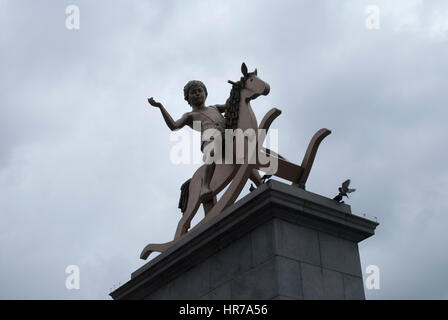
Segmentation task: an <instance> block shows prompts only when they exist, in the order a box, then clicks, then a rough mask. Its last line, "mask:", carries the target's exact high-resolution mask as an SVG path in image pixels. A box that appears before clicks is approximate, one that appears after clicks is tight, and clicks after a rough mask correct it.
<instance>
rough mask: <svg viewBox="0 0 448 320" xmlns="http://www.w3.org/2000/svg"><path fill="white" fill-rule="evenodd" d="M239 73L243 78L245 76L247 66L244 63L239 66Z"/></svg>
mask: <svg viewBox="0 0 448 320" xmlns="http://www.w3.org/2000/svg"><path fill="white" fill-rule="evenodd" d="M241 72H242V73H243V75H244V76H247V66H246V64H245V63H244V62H243V64H242V65H241Z"/></svg>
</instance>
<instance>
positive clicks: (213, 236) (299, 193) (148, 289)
mask: <svg viewBox="0 0 448 320" xmlns="http://www.w3.org/2000/svg"><path fill="white" fill-rule="evenodd" d="M377 225H378V223H376V222H373V221H370V220H367V219H365V218H362V217H359V216H357V215H354V214H352V213H351V208H350V206H348V205H347V204H339V203H337V202H335V201H333V200H332V199H329V198H326V197H323V196H320V195H317V194H314V193H312V192H309V191H305V190H302V189H300V188H297V187H294V186H291V185H287V184H284V183H281V182H278V181H275V180H271V181H268V182H267V183H266V184H264V185H262V186H261V187H259V188H257V189H256V190H255V191H253V192H251V193H250V194H248V195H247V196H245V197H244V198H242V199H241V200H239V201H238V202H236V203H235V204H233V205H232V206H230V207H229V208H227V209H226V210H224V211H223V212H222V213H221V214H219V215H218V216H217V217H215V218H213V219H211V220H210V221H208V222H207V223H205V224H203V225H201V226H200V227H198V228H196V229H195V230H192V231H191V232H189V233H188V234H187V235H186V236H185V237H184V238H182V239H181V240H180V241H179V242H177V243H176V244H174V245H173V246H172V247H170V248H169V249H168V250H167V251H165V252H164V253H162V254H160V255H159V256H157V257H156V258H154V259H152V260H151V261H149V262H148V263H147V264H145V265H144V266H142V267H141V268H140V269H138V270H136V271H135V272H134V273H132V276H131V280H129V281H128V282H127V283H125V284H124V285H122V286H121V287H119V288H118V289H116V290H115V291H113V292H112V293H111V294H110V295H111V296H112V298H113V299H226V300H227V299H235V300H238V299H257V300H265V299H365V295H364V286H363V280H362V271H361V264H360V258H359V251H358V242H360V241H362V240H364V239H366V238H368V237H370V236H372V235H373V234H374V230H375V228H376V226H377ZM167 240H168V239H167Z"/></svg>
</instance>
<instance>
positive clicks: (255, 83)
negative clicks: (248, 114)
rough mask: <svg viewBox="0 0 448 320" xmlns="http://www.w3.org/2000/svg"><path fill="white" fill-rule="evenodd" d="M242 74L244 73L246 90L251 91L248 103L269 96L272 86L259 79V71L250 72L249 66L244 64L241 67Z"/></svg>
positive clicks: (248, 95) (248, 94)
mask: <svg viewBox="0 0 448 320" xmlns="http://www.w3.org/2000/svg"><path fill="white" fill-rule="evenodd" d="M241 72H242V73H243V79H244V89H246V90H247V91H249V92H248V93H247V98H246V101H247V102H248V101H250V100H253V99H255V98H257V97H258V96H260V95H264V96H266V95H268V94H269V91H270V90H271V89H270V86H269V84H268V83H267V82H265V81H263V80H261V79H260V78H259V77H258V73H257V69H255V71H253V72H248V71H247V66H246V64H245V63H244V62H243V64H242V65H241Z"/></svg>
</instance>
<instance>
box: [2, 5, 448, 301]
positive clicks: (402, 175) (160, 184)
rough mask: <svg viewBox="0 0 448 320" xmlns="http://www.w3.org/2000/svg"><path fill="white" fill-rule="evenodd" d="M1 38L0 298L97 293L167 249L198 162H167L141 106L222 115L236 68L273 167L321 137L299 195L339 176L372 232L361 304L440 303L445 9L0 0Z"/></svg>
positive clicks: (446, 294)
mask: <svg viewBox="0 0 448 320" xmlns="http://www.w3.org/2000/svg"><path fill="white" fill-rule="evenodd" d="M70 4H76V5H78V7H79V9H80V29H79V30H68V29H67V28H66V24H65V20H66V17H67V15H66V13H65V10H66V7H67V6H68V5H70ZM367 5H377V6H378V8H379V9H380V28H379V29H374V30H370V29H367V28H366V19H367V16H368V14H367V13H366V7H367ZM0 29H1V32H0V97H1V98H0V298H2V299H79V298H82V299H110V298H109V296H108V293H109V292H110V291H111V290H112V289H113V288H114V286H115V288H116V287H117V286H118V285H119V284H120V283H121V284H123V283H124V282H126V281H128V280H129V278H130V274H131V272H133V271H134V270H135V269H137V268H138V267H140V266H142V265H143V264H144V263H145V261H143V260H140V259H139V254H140V251H141V250H142V248H143V247H144V246H145V245H146V244H147V243H149V242H154V243H157V242H165V241H168V240H171V239H172V237H173V235H174V232H175V228H176V225H177V222H178V220H179V218H180V217H181V213H180V211H179V209H178V208H177V204H178V198H179V187H180V185H181V184H182V183H183V182H184V181H185V180H186V179H188V178H189V177H190V176H191V175H192V174H193V172H194V171H195V170H196V168H197V167H198V165H197V164H192V165H174V164H172V163H171V162H170V150H171V148H172V147H173V145H174V144H175V143H174V142H173V141H170V131H169V129H168V128H167V127H166V125H165V123H164V122H163V120H162V117H161V115H160V112H158V110H156V109H154V108H150V107H149V106H148V103H147V101H146V99H147V98H148V97H151V96H154V97H155V98H156V99H157V100H160V101H161V102H162V103H163V104H164V105H165V106H166V108H167V109H168V110H169V112H170V113H171V114H172V116H173V117H174V118H179V117H180V116H181V115H182V114H183V113H185V112H186V111H188V110H189V106H188V105H187V103H186V102H185V101H184V100H183V91H182V90H183V86H184V85H185V83H186V82H187V81H188V80H191V79H200V80H202V81H204V82H205V84H206V85H207V87H208V93H209V95H208V98H207V103H208V104H216V103H223V102H224V101H225V100H226V98H227V97H228V94H229V90H230V86H229V84H227V80H229V79H231V80H238V79H239V77H240V66H241V63H242V62H243V61H244V62H246V64H247V65H248V67H249V70H253V69H254V68H258V75H259V76H260V78H262V79H263V80H265V81H267V82H268V83H269V84H270V86H271V93H270V94H269V95H268V96H266V97H260V98H258V99H257V100H255V101H253V103H252V106H253V108H254V111H255V112H256V115H257V117H258V119H259V120H260V119H261V118H262V117H263V115H264V114H265V113H266V112H267V111H268V110H269V109H270V108H272V107H277V108H279V109H281V110H282V111H283V113H282V115H281V116H280V117H279V118H278V119H277V120H276V121H275V122H274V123H273V125H272V128H277V129H279V134H278V137H279V152H280V153H281V154H282V155H283V156H285V157H286V158H288V159H290V160H292V161H295V162H297V163H298V162H299V161H301V159H302V157H303V154H304V152H305V150H306V146H307V144H308V141H309V139H310V138H311V136H312V135H313V134H314V132H315V131H317V130H318V129H319V128H323V127H326V128H329V129H331V130H332V132H333V133H332V134H331V135H330V136H329V137H328V138H326V140H325V141H324V142H323V143H322V145H321V147H320V149H319V152H318V154H317V157H316V161H315V163H314V167H313V170H312V172H311V175H310V177H309V180H308V184H307V189H308V190H309V191H312V192H315V193H319V194H322V195H324V196H328V197H333V196H335V191H336V190H337V187H338V185H339V184H340V183H341V182H342V181H344V180H345V179H346V178H351V179H352V186H353V187H355V188H356V189H357V191H356V192H355V193H354V194H353V195H352V196H351V197H350V199H349V200H348V203H349V204H350V205H351V206H352V211H353V213H354V214H357V215H360V216H363V215H366V217H367V218H369V219H372V220H375V219H377V220H378V222H380V225H379V227H378V228H377V230H376V235H375V236H373V237H371V238H369V239H367V240H365V241H363V242H362V243H360V245H359V247H360V255H361V261H362V268H363V272H364V277H365V276H366V274H365V268H366V267H367V266H368V265H372V264H373V265H377V266H379V268H380V271H381V274H380V275H381V278H380V279H381V289H380V290H366V297H367V298H368V299H448V281H447V278H448V276H447V275H446V272H447V270H448V256H447V254H446V246H447V244H448V232H446V228H447V226H448V173H447V170H446V165H447V163H448V149H447V147H446V145H447V143H446V140H447V129H446V122H447V119H448V111H447V107H448V103H447V102H448V91H447V89H446V88H447V74H448V50H447V49H448V42H447V40H448V33H447V32H448V2H446V1H444V0H428V1H416V0H402V1H399V0H394V1H378V0H369V1H359V0H352V1H351V0H347V1H330V0H328V1H312V0H309V1H297V0H293V1H284V0H281V1H262V0H253V1H237V0H236V1H143V0H141V1H137V0H135V1H111V0H107V1H99V0H97V1H81V0H72V1H59V0H53V1H44V0H40V1H31V0H29V1H26V0H16V1H12V0H11V1H8V0H0ZM185 130H186V129H185ZM195 137H196V138H198V139H199V136H195ZM197 152H199V150H197ZM247 189H248V188H247V187H246V188H245V191H244V193H247V192H248V190H247ZM198 216H202V212H199V214H198ZM195 221H198V220H197V219H195ZM68 265H78V266H79V267H80V270H81V288H80V289H79V290H67V289H66V287H65V280H66V277H67V274H66V273H65V268H66V267H67V266H68Z"/></svg>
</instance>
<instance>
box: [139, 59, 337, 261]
mask: <svg viewBox="0 0 448 320" xmlns="http://www.w3.org/2000/svg"><path fill="white" fill-rule="evenodd" d="M241 72H242V74H243V76H242V77H241V78H240V80H239V81H237V82H233V81H229V83H231V84H232V90H231V92H230V97H229V98H228V99H227V101H226V103H225V104H223V105H214V106H209V107H206V106H205V100H206V98H207V88H206V87H205V85H204V84H203V83H202V82H200V81H196V80H193V81H190V82H188V83H187V84H186V85H185V87H184V98H185V100H187V102H188V103H189V104H190V106H191V108H192V111H191V112H187V113H185V114H184V115H183V116H182V117H181V118H180V119H179V120H177V121H174V120H173V118H172V117H171V116H170V115H169V113H168V112H167V111H166V109H165V108H164V106H163V105H162V104H161V103H159V102H157V101H155V100H154V99H153V98H149V99H148V102H149V103H150V104H151V105H152V106H154V107H157V108H159V109H160V111H161V112H162V116H163V118H164V120H165V122H166V124H167V126H168V128H170V129H171V130H177V129H180V128H182V127H184V126H186V125H187V126H190V127H191V128H193V129H194V130H199V131H200V132H201V140H202V143H201V151H202V152H203V153H204V162H205V164H204V165H203V166H201V167H200V168H199V169H198V170H197V171H196V172H195V173H194V175H193V176H192V178H191V179H189V180H188V181H187V182H186V183H184V184H183V185H182V187H181V199H180V201H179V207H180V208H181V211H182V212H183V216H182V218H181V219H180V221H179V223H178V226H177V229H176V233H175V236H174V239H173V240H172V241H170V242H166V243H162V244H148V245H147V246H146V247H145V248H144V249H143V251H142V253H141V255H140V258H141V259H146V258H147V257H148V256H149V255H150V254H151V253H152V252H163V251H165V250H166V249H168V248H169V247H170V246H171V245H173V244H174V243H175V242H177V241H178V240H179V239H180V238H181V237H182V236H184V235H185V234H186V233H187V232H188V230H189V228H190V222H191V220H192V219H193V217H194V215H195V214H196V212H197V210H198V208H199V206H200V205H201V204H202V205H203V206H204V212H205V217H204V219H202V221H201V222H200V223H199V224H203V223H204V222H206V221H208V220H210V219H211V218H213V217H214V216H216V215H217V214H219V213H220V212H222V211H223V210H224V209H225V208H227V207H228V206H230V205H231V204H232V203H234V202H235V200H236V199H237V197H238V195H239V194H240V192H241V190H242V188H243V187H244V185H245V184H246V182H247V180H248V179H251V180H252V181H253V182H254V183H255V184H256V185H257V186H259V185H261V184H262V183H263V181H262V179H261V177H260V174H259V172H258V170H261V171H267V172H268V173H269V174H272V175H275V176H278V177H280V178H283V179H286V180H289V181H291V182H292V183H293V185H296V186H298V187H302V188H304V186H305V182H306V180H307V178H308V175H309V173H310V170H311V167H312V164H313V161H314V157H315V155H316V152H317V149H318V147H319V144H320V142H321V141H322V140H323V139H324V138H325V137H326V136H327V135H329V134H330V133H331V131H330V130H328V129H320V130H319V131H317V132H316V134H315V135H314V136H313V138H312V139H311V141H310V143H309V145H308V148H307V151H306V153H305V156H304V158H303V161H302V164H301V165H300V166H299V165H296V164H294V163H291V162H289V161H287V160H286V159H285V158H283V157H281V156H280V155H278V154H276V153H275V152H273V151H271V150H269V149H267V148H264V147H263V142H264V138H265V137H266V132H267V130H268V129H269V127H270V125H271V123H272V122H273V121H274V119H275V118H277V117H278V116H279V115H280V113H281V111H280V110H278V109H276V108H273V109H271V110H270V111H269V112H268V113H267V114H266V115H265V116H264V118H263V120H262V121H261V122H260V124H259V125H258V123H257V119H256V117H255V114H254V112H253V110H252V108H251V105H250V101H251V100H253V99H256V98H257V97H259V96H260V95H267V94H269V91H270V87H269V84H268V83H266V82H264V81H263V80H261V79H260V78H259V77H258V74H257V70H256V69H255V71H254V72H248V70H247V66H246V65H245V64H244V63H243V64H242V66H241ZM222 113H224V116H222ZM198 124H199V125H198ZM229 131H230V132H231V133H232V134H230V135H229V134H228V132H229ZM210 132H211V133H210ZM246 132H252V133H253V135H252V137H255V149H254V150H253V152H251V151H250V150H249V149H250V148H248V147H247V146H245V147H244V149H243V154H241V149H238V148H235V146H233V145H234V144H235V143H230V145H231V146H233V147H231V148H233V149H231V150H230V151H231V152H230V153H232V154H234V153H235V152H234V151H235V150H236V151H237V153H238V150H240V152H239V153H240V154H236V155H235V156H232V158H231V160H233V161H227V157H226V162H225V163H223V161H216V159H222V157H223V154H224V153H229V149H228V148H227V145H229V143H228V142H229V141H230V142H233V141H235V139H237V138H238V137H237V133H243V134H244V133H246ZM210 136H211V137H213V139H210ZM222 138H224V140H225V141H226V148H225V151H224V152H223V150H224V148H222V147H221V146H222V144H221V142H222ZM250 139H254V138H248V140H250ZM246 141H247V140H246ZM218 142H219V143H218ZM237 149H238V150H237ZM263 156H264V157H263ZM235 157H240V158H242V159H243V161H235V159H236V158H235ZM266 157H267V158H269V161H265V160H266ZM263 158H264V161H263ZM272 160H274V161H275V164H276V166H275V169H276V170H275V172H272V166H271V162H272ZM225 187H228V188H227V190H226V191H225V192H224V194H223V195H222V196H221V198H220V199H219V200H217V198H216V195H217V194H218V193H219V192H221V191H222V190H223V189H224V188H225ZM193 229H194V228H193ZM190 231H191V230H190Z"/></svg>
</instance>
